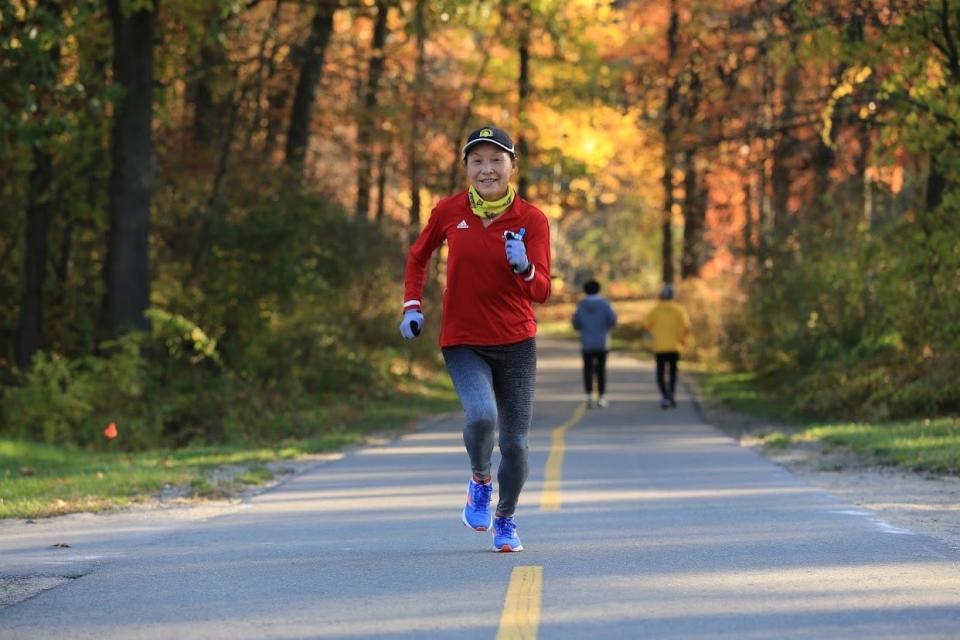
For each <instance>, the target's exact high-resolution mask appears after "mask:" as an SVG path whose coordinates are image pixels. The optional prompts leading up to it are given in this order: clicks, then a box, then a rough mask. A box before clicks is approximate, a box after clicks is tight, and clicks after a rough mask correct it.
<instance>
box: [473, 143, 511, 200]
mask: <svg viewBox="0 0 960 640" xmlns="http://www.w3.org/2000/svg"><path fill="white" fill-rule="evenodd" d="M466 162H467V179H469V180H470V184H472V185H473V188H474V189H476V190H477V193H479V194H480V197H481V198H483V199H484V200H499V199H500V198H502V197H504V196H505V195H507V187H508V186H509V184H510V177H511V176H513V174H514V173H516V171H517V161H516V159H515V158H514V157H513V156H511V155H510V154H509V153H507V152H506V151H504V150H503V149H501V148H500V147H498V146H497V145H495V144H490V143H484V142H481V143H479V144H475V145H473V146H472V147H470V150H469V151H468V152H467V160H466Z"/></svg>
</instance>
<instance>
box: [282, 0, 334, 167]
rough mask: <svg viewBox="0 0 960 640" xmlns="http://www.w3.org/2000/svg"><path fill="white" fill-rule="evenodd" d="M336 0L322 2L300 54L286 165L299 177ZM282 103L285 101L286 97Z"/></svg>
mask: <svg viewBox="0 0 960 640" xmlns="http://www.w3.org/2000/svg"><path fill="white" fill-rule="evenodd" d="M339 4H340V3H339V2H338V1H337V0H321V1H320V2H318V3H317V12H316V13H315V14H314V16H313V21H312V22H311V23H310V35H309V36H307V42H306V44H305V45H304V47H303V49H302V50H301V51H300V52H299V58H300V77H299V79H298V80H297V90H296V93H295V94H294V97H293V109H292V111H291V112H290V127H289V129H288V131H287V146H286V160H285V161H286V164H287V166H288V167H290V168H291V169H293V171H294V172H295V173H296V175H297V176H298V177H299V176H302V175H303V169H304V166H303V164H304V161H305V160H306V157H307V143H308V142H309V140H310V121H311V120H312V118H313V102H314V96H315V95H316V91H317V85H318V84H319V83H320V78H321V77H322V76H323V60H324V56H325V55H326V52H327V44H328V43H329V42H330V34H331V33H333V14H334V13H335V12H336V10H337V7H338V6H339ZM283 102H284V103H285V102H286V97H284V100H283Z"/></svg>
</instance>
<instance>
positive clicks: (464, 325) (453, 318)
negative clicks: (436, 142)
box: [403, 191, 550, 347]
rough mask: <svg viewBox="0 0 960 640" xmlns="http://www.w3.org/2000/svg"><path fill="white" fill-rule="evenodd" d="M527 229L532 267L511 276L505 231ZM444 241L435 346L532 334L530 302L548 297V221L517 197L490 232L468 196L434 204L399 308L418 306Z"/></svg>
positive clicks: (412, 259) (412, 252) (490, 341)
mask: <svg viewBox="0 0 960 640" xmlns="http://www.w3.org/2000/svg"><path fill="white" fill-rule="evenodd" d="M520 229H526V235H525V236H524V243H525V244H526V247H527V259H528V260H529V261H530V264H531V265H532V270H531V271H530V272H528V273H526V274H523V275H516V274H515V273H513V270H512V269H511V268H510V265H509V263H507V256H506V252H505V249H504V237H503V232H504V231H508V230H509V231H514V232H518V231H520ZM444 241H446V242H447V283H446V288H445V290H444V292H443V316H442V319H441V326H440V346H441V347H451V346H454V345H477V346H489V345H500V344H513V343H516V342H521V341H523V340H526V339H528V338H532V337H534V336H535V335H536V334H537V321H536V319H535V318H534V315H533V308H532V306H531V302H546V300H547V298H549V297H550V224H549V222H548V221H547V217H546V216H545V215H544V214H543V212H542V211H540V210H539V209H537V208H536V207H534V206H533V205H532V204H530V203H529V202H527V201H526V200H523V199H521V198H520V196H517V197H516V198H515V199H514V201H513V204H512V205H510V208H509V209H507V210H506V211H504V212H503V213H502V214H500V216H499V217H497V218H496V219H495V220H494V221H493V222H492V223H491V224H490V226H489V227H487V228H484V226H483V220H482V219H481V218H479V217H478V216H476V215H474V214H473V212H472V211H471V210H470V204H469V202H468V200H467V192H466V191H463V192H460V193H458V194H456V195H453V196H450V197H449V198H444V199H443V200H441V201H440V202H438V203H437V206H436V207H434V209H433V212H432V213H431V214H430V220H429V222H427V226H426V227H424V228H423V231H422V232H421V233H420V237H419V238H417V241H416V242H415V243H414V245H413V246H412V247H411V248H410V254H409V256H408V257H407V267H406V271H405V274H404V303H403V309H404V311H409V310H411V309H420V306H421V303H420V300H421V295H422V294H423V280H424V275H425V273H426V268H427V263H428V262H429V261H430V256H431V255H433V252H434V251H436V249H437V247H439V246H440V245H441V244H443V242H444Z"/></svg>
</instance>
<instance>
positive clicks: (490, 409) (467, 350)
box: [400, 126, 550, 551]
mask: <svg viewBox="0 0 960 640" xmlns="http://www.w3.org/2000/svg"><path fill="white" fill-rule="evenodd" d="M463 162H464V164H465V165H466V170H467V179H468V181H469V183H470V186H469V188H468V189H467V190H466V191H462V192H460V193H457V194H456V195H453V196H450V197H448V198H445V199H443V200H441V201H440V202H438V203H437V205H436V206H435V207H434V209H433V212H432V213H431V214H430V220H429V222H427V225H426V226H425V227H424V229H423V231H422V232H421V233H420V236H419V238H418V239H417V241H416V242H415V243H414V245H413V246H412V247H411V248H410V254H409V256H408V258H407V266H406V272H405V276H404V303H403V321H402V322H401V324H400V334H401V335H402V336H403V337H404V338H406V339H408V340H410V339H413V338H416V337H417V336H418V335H419V334H420V330H421V329H422V327H423V309H422V306H421V294H422V292H423V282H424V276H425V273H426V267H427V263H428V262H429V260H430V257H431V256H432V255H433V252H434V251H436V249H437V248H438V247H439V246H440V245H441V244H443V243H444V242H446V243H447V281H446V288H445V290H444V292H443V312H442V316H441V325H440V347H441V350H442V352H443V359H444V362H445V363H446V366H447V371H448V372H449V373H450V378H451V380H453V385H454V388H455V389H456V391H457V395H458V397H459V398H460V403H461V404H462V405H463V411H464V414H465V417H466V425H465V427H464V429H463V442H464V445H465V446H466V449H467V455H468V456H469V458H470V468H471V471H472V474H471V478H470V481H469V483H468V485H467V503H466V506H465V507H464V508H463V515H462V518H461V519H462V521H463V523H464V524H465V525H466V526H468V527H470V528H472V529H474V530H476V531H487V530H489V529H490V528H491V527H492V528H493V547H494V550H495V551H521V550H522V549H523V545H522V544H521V543H520V537H519V535H518V534H517V527H516V524H515V523H514V519H513V516H514V512H515V510H516V508H517V500H518V498H519V497H520V490H521V489H522V488H523V483H524V481H525V480H526V478H527V431H528V430H529V428H530V422H531V419H532V414H533V389H534V385H535V382H536V370H537V347H536V340H535V336H536V333H537V324H536V319H535V318H534V315H533V308H532V306H531V302H545V301H546V300H547V298H549V297H550V227H549V223H548V222H547V218H546V216H545V215H544V214H543V213H542V212H541V211H540V210H539V209H537V208H536V207H534V206H533V205H532V204H530V203H529V202H527V201H526V200H524V199H522V198H520V197H519V196H518V195H517V193H516V191H515V189H514V187H513V185H512V184H511V183H510V179H511V178H512V177H513V176H514V175H516V173H517V155H516V151H515V150H514V147H513V141H512V140H511V139H510V136H509V135H508V134H507V133H506V132H505V131H503V130H502V129H498V128H496V127H493V126H486V127H482V128H480V129H477V130H476V131H474V132H473V133H471V134H470V135H469V136H468V137H467V141H466V144H464V146H463ZM498 427H499V438H498V444H499V447H500V456H501V459H500V467H499V469H498V470H497V484H498V487H499V498H498V501H497V506H496V510H495V511H494V512H492V513H491V509H490V503H491V498H492V495H493V479H492V477H491V470H490V465H491V463H490V460H491V456H492V455H493V443H494V432H495V431H497V430H498Z"/></svg>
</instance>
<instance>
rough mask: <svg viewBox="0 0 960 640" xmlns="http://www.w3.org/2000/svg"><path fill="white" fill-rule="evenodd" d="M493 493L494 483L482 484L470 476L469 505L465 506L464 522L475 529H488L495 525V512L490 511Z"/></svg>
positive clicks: (468, 487)
mask: <svg viewBox="0 0 960 640" xmlns="http://www.w3.org/2000/svg"><path fill="white" fill-rule="evenodd" d="M492 495H493V483H492V482H487V483H486V484H481V483H479V482H474V481H473V478H470V483H469V484H468V485H467V506H465V507H464V508H463V517H462V518H461V520H463V524H465V525H467V526H468V527H470V528H471V529H473V530H475V531H486V530H487V529H489V528H490V527H492V526H493V514H491V513H490V496H492Z"/></svg>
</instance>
